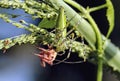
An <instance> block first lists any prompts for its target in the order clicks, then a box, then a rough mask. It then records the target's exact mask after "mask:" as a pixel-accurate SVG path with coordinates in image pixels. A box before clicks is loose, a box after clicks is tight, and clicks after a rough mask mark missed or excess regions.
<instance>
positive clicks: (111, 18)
mask: <svg viewBox="0 0 120 81" xmlns="http://www.w3.org/2000/svg"><path fill="white" fill-rule="evenodd" d="M106 3H107V13H106V16H107V20H108V22H109V30H108V33H107V36H106V37H107V38H108V37H109V36H110V34H111V32H112V31H113V29H114V8H113V5H112V2H111V0H106Z"/></svg>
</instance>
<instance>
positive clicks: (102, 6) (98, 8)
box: [88, 4, 107, 12]
mask: <svg viewBox="0 0 120 81" xmlns="http://www.w3.org/2000/svg"><path fill="white" fill-rule="evenodd" d="M105 7H107V5H106V4H103V5H100V6H97V7H93V8H89V9H88V12H94V11H97V10H100V9H103V8H105Z"/></svg>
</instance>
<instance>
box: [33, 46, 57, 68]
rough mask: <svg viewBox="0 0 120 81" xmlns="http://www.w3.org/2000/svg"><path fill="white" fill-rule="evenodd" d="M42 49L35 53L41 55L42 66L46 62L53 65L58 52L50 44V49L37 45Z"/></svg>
mask: <svg viewBox="0 0 120 81" xmlns="http://www.w3.org/2000/svg"><path fill="white" fill-rule="evenodd" d="M37 48H38V49H39V50H40V53H39V54H35V55H37V56H39V57H40V60H41V66H43V67H45V66H46V63H48V64H49V65H53V61H54V60H55V58H56V56H57V52H56V51H55V50H54V49H52V48H51V47H50V46H48V49H44V48H41V47H37Z"/></svg>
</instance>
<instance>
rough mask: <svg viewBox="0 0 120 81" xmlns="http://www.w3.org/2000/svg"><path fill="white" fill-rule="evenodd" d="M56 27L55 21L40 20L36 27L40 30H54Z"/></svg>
mask: <svg viewBox="0 0 120 81" xmlns="http://www.w3.org/2000/svg"><path fill="white" fill-rule="evenodd" d="M55 25H56V19H47V18H45V19H42V21H41V22H40V23H39V25H38V27H40V28H48V29H49V28H54V27H55Z"/></svg>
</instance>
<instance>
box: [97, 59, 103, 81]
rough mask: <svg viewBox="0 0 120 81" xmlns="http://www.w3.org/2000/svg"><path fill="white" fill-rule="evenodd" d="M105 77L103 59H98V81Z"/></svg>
mask: <svg viewBox="0 0 120 81" xmlns="http://www.w3.org/2000/svg"><path fill="white" fill-rule="evenodd" d="M102 77H103V59H101V58H98V68H97V81H102Z"/></svg>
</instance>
